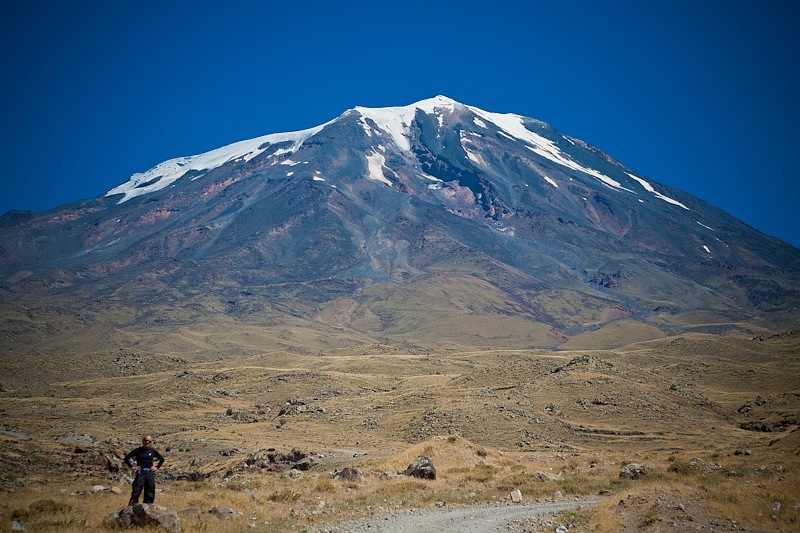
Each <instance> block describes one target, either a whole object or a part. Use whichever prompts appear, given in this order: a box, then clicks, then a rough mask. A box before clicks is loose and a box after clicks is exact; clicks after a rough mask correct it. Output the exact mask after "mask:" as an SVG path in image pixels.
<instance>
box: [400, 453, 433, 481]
mask: <svg viewBox="0 0 800 533" xmlns="http://www.w3.org/2000/svg"><path fill="white" fill-rule="evenodd" d="M403 473H404V474H405V475H407V476H411V477H417V478H420V479H436V467H435V466H433V462H432V461H431V460H430V459H429V458H427V457H425V456H424V455H420V456H419V457H417V458H416V460H414V462H412V463H411V464H410V465H408V467H406V469H405V470H404V471H403Z"/></svg>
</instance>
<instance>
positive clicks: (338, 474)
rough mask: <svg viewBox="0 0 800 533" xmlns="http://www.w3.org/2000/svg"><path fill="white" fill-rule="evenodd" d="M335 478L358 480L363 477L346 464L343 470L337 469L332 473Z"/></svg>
mask: <svg viewBox="0 0 800 533" xmlns="http://www.w3.org/2000/svg"><path fill="white" fill-rule="evenodd" d="M331 477H332V478H333V479H341V480H342V481H351V482H352V481H358V478H359V477H361V473H360V472H359V471H358V470H356V469H355V468H352V467H350V466H346V467H344V468H342V469H341V470H336V471H334V472H333V474H331Z"/></svg>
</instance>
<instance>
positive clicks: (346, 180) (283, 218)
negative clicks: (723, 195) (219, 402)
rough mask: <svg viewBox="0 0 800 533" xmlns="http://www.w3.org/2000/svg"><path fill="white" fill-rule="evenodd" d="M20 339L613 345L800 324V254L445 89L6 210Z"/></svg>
mask: <svg viewBox="0 0 800 533" xmlns="http://www.w3.org/2000/svg"><path fill="white" fill-rule="evenodd" d="M0 284H1V285H0V306H1V308H2V311H3V315H4V317H5V319H4V321H3V326H2V329H1V330H0V338H2V339H3V343H4V345H6V346H9V347H11V349H15V350H27V351H33V352H43V353H50V352H56V351H58V350H60V349H64V347H65V346H72V347H75V348H76V349H78V348H80V349H84V350H91V349H101V348H104V347H113V346H120V347H123V346H130V345H140V346H144V347H149V348H155V347H159V348H160V349H167V348H168V350H167V351H174V352H176V353H177V352H185V351H192V350H200V351H203V350H210V351H214V350H217V351H219V350H234V351H235V350H244V351H250V350H264V349H284V350H298V351H306V352H313V351H315V350H329V349H335V348H336V347H338V346H345V345H347V346H353V345H361V344H363V345H370V344H373V345H374V344H375V343H403V344H404V345H406V346H407V347H409V349H415V350H416V349H420V350H424V349H428V348H433V347H437V348H449V347H452V348H463V347H482V346H493V347H508V348H531V347H548V348H552V347H612V346H619V345H623V344H627V343H630V342H634V341H639V340H647V339H652V338H657V337H661V336H665V335H667V334H674V333H676V332H681V331H687V330H703V331H719V332H722V331H727V330H731V329H745V330H747V331H757V330H761V329H781V328H787V327H795V326H796V325H797V324H798V322H800V321H798V310H797V308H798V302H800V250H798V249H796V248H794V247H793V246H791V245H789V244H787V243H784V242H782V241H780V240H778V239H775V238H772V237H769V236H766V235H764V234H762V233H760V232H758V231H757V230H755V229H753V228H751V227H749V226H747V225H745V224H744V223H742V222H741V221H739V220H737V219H735V218H734V217H732V216H730V215H728V214H727V213H725V212H723V211H721V210H719V209H717V208H715V207H713V206H711V205H709V204H708V203H706V202H704V201H703V200H700V199H698V198H695V197H693V196H692V195H690V194H688V193H686V192H683V191H680V190H676V189H672V188H670V187H666V186H664V185H661V184H659V183H656V182H654V181H652V180H649V179H647V178H646V177H644V176H642V175H640V174H638V173H636V172H635V171H634V170H633V169H630V168H628V167H626V166H624V165H623V164H622V163H620V162H618V161H616V160H614V159H613V158H612V157H611V156H609V155H608V154H606V153H604V152H602V151H601V150H599V149H598V148H596V147H594V146H591V145H589V144H587V143H585V142H583V141H581V140H579V139H575V138H572V137H569V136H567V135H564V134H562V133H560V132H559V131H557V130H556V129H555V128H553V127H552V126H550V125H548V124H545V123H544V122H541V121H538V120H534V119H531V118H527V117H522V116H519V115H514V114H499V113H492V112H487V111H483V110H481V109H478V108H476V107H473V106H468V105H463V104H460V103H458V102H456V101H454V100H451V99H449V98H446V97H443V96H438V97H436V98H432V99H428V100H423V101H420V102H417V103H415V104H412V105H408V106H404V107H390V108H380V109H372V108H364V107H356V108H355V109H351V110H348V111H346V112H345V113H343V114H342V115H340V116H339V117H337V118H335V119H334V120H331V121H330V122H327V123H325V124H323V125H321V126H317V127H315V128H311V129H307V130H303V131H298V132H292V133H279V134H272V135H266V136H263V137H259V138H256V139H251V140H248V141H242V142H238V143H235V144H232V145H229V146H225V147H222V148H219V149H217V150H213V151H211V152H208V153H205V154H200V155H196V156H190V157H180V158H176V159H171V160H169V161H165V162H163V163H161V164H159V165H156V166H155V167H153V168H152V169H150V170H148V171H146V172H144V173H140V174H134V175H133V176H131V178H130V179H129V180H128V181H127V182H125V183H122V184H121V185H119V186H117V187H115V188H113V189H111V190H110V191H108V193H106V194H105V195H103V196H101V197H98V198H94V199H91V200H85V201H77V202H74V203H71V204H68V205H64V206H62V207H59V208H56V209H53V210H50V211H46V212H41V213H30V212H19V211H12V212H9V213H6V214H5V215H3V216H2V218H0Z"/></svg>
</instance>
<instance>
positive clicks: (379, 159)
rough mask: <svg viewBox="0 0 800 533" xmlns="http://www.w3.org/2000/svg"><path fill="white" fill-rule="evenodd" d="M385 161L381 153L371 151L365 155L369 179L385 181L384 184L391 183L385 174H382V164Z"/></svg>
mask: <svg viewBox="0 0 800 533" xmlns="http://www.w3.org/2000/svg"><path fill="white" fill-rule="evenodd" d="M385 162H386V158H385V157H383V155H381V154H379V153H378V152H374V151H373V152H372V153H371V154H370V155H368V156H367V168H368V169H369V179H371V180H375V181H380V182H382V183H385V184H386V185H391V184H392V182H391V181H389V180H388V179H387V178H386V176H384V175H383V164H384V163H385Z"/></svg>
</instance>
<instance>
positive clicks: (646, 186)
mask: <svg viewBox="0 0 800 533" xmlns="http://www.w3.org/2000/svg"><path fill="white" fill-rule="evenodd" d="M625 174H627V175H628V176H630V177H631V178H633V179H635V180H636V181H638V182H639V185H641V186H642V187H644V190H646V191H647V192H649V193H652V194H653V196H655V197H656V198H659V199H661V200H664V201H665V202H669V203H671V204H674V205H677V206H679V207H682V208H684V209H686V210H687V211H691V209H689V208H688V207H686V206H685V205H683V204H682V203H680V202H679V201H678V200H675V199H674V198H670V197H669V196H666V195H664V194H661V193H660V192H658V191H657V190H655V189H654V188H653V186H652V185H650V183H648V182H647V181H645V180H644V179H642V178H640V177H639V176H636V175H634V174H631V173H630V172H626V173H625Z"/></svg>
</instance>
